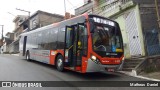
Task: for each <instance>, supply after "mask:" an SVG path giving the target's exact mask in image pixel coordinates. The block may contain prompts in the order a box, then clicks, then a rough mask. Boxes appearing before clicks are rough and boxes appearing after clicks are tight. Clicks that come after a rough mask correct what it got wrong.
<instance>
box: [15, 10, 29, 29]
mask: <svg viewBox="0 0 160 90" xmlns="http://www.w3.org/2000/svg"><path fill="white" fill-rule="evenodd" d="M16 10H19V11H23V12H27V13H28V31H30V13H31V12H30V11H27V10H23V9H18V8H16Z"/></svg>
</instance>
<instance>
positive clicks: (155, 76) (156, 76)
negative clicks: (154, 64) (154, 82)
mask: <svg viewBox="0 0 160 90" xmlns="http://www.w3.org/2000/svg"><path fill="white" fill-rule="evenodd" d="M140 76H143V77H147V78H153V79H159V80H160V71H159V72H152V73H144V72H142V73H140Z"/></svg>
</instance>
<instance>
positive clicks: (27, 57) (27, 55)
mask: <svg viewBox="0 0 160 90" xmlns="http://www.w3.org/2000/svg"><path fill="white" fill-rule="evenodd" d="M26 60H28V61H30V55H29V51H27V53H26Z"/></svg>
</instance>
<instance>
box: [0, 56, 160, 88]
mask: <svg viewBox="0 0 160 90" xmlns="http://www.w3.org/2000/svg"><path fill="white" fill-rule="evenodd" d="M0 81H144V80H143V79H139V78H135V77H131V76H127V75H124V74H121V73H114V74H113V73H112V74H109V73H87V74H81V73H77V72H73V71H68V70H65V71H64V72H59V71H57V70H56V68H55V67H54V66H52V65H47V64H43V63H40V62H36V61H26V60H25V59H23V58H22V57H19V56H14V55H0ZM95 85H96V83H95ZM1 89H3V90H17V89H20V90H57V89H58V90H80V89H83V90H117V89H122V90H128V89H129V90H151V89H154V90H159V88H153V87H140V88H139V87H119V88H118V87H43V88H0V90H1Z"/></svg>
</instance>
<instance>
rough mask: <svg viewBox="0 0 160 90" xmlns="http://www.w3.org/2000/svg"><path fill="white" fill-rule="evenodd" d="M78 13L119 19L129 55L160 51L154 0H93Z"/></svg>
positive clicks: (151, 53) (126, 55)
mask: <svg viewBox="0 0 160 90" xmlns="http://www.w3.org/2000/svg"><path fill="white" fill-rule="evenodd" d="M158 3H159V2H158ZM88 7H90V8H88ZM79 10H81V11H82V12H78V11H79ZM75 12H78V13H76V15H79V14H82V13H84V12H88V13H92V14H97V15H101V16H104V17H107V18H110V19H112V20H115V21H117V22H118V23H119V25H120V28H121V32H122V36H123V41H124V50H125V57H126V58H130V57H132V56H145V55H155V54H158V53H160V46H159V42H157V41H158V31H159V27H158V23H157V20H158V19H157V16H156V11H155V4H154V0H93V1H92V2H90V3H87V4H85V5H84V6H82V7H79V8H77V9H76V10H75ZM150 32H151V33H152V34H150ZM148 33H149V34H148ZM148 36H151V37H153V38H148ZM151 41H153V42H151ZM153 48H154V50H153Z"/></svg>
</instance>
